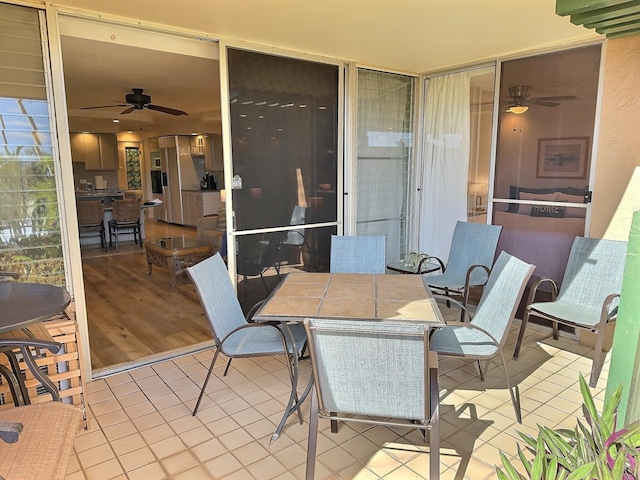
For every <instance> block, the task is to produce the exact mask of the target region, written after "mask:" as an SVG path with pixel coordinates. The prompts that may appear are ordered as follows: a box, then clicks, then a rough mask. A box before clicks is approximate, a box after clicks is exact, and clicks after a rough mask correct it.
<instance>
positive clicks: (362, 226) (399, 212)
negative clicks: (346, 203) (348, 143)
mask: <svg viewBox="0 0 640 480" xmlns="http://www.w3.org/2000/svg"><path fill="white" fill-rule="evenodd" d="M414 83H415V79H414V78H413V77H408V76H404V75H396V74H391V73H383V72H375V71H371V70H366V69H359V70H358V110H357V122H356V125H357V141H358V143H357V162H356V179H357V180H356V195H357V201H356V219H357V220H356V221H357V224H356V233H357V235H384V236H386V239H387V241H386V244H387V260H388V261H392V260H398V259H400V258H401V256H403V255H404V254H405V253H406V251H405V250H406V238H407V229H406V224H407V222H406V217H407V203H408V202H407V198H408V193H407V180H408V165H409V159H410V156H411V149H412V147H413V135H412V132H413V92H414Z"/></svg>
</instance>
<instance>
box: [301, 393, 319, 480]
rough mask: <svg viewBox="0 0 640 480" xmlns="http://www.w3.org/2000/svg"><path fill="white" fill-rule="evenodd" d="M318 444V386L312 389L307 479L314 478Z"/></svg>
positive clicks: (305, 476)
mask: <svg viewBox="0 0 640 480" xmlns="http://www.w3.org/2000/svg"><path fill="white" fill-rule="evenodd" d="M317 446H318V397H317V395H316V387H313V390H312V391H311V414H310V416H309V438H308V439H307V469H306V472H305V475H304V478H305V480H313V479H314V477H315V471H316V449H317Z"/></svg>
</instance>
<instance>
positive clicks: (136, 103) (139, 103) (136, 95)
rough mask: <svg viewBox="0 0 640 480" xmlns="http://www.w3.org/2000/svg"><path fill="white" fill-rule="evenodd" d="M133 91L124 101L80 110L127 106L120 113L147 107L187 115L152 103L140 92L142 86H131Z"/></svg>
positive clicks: (149, 98)
mask: <svg viewBox="0 0 640 480" xmlns="http://www.w3.org/2000/svg"><path fill="white" fill-rule="evenodd" d="M131 90H132V91H133V93H128V94H127V95H125V97H124V99H125V103H116V104H114V105H98V106H96V107H81V108H80V110H91V109H94V108H112V107H128V108H127V109H125V110H123V111H122V112H120V115H126V114H128V113H131V112H133V111H135V110H142V109H143V108H147V109H149V110H155V111H156V112H162V113H168V114H169V115H176V116H178V115H189V114H188V113H187V112H184V111H182V110H176V109H175V108H169V107H162V106H160V105H153V104H152V103H151V97H150V96H149V95H146V94H144V93H142V91H143V89H142V88H132V89H131Z"/></svg>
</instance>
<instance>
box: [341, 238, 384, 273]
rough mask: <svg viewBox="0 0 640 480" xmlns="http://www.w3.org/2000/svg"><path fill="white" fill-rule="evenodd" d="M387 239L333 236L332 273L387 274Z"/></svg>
mask: <svg viewBox="0 0 640 480" xmlns="http://www.w3.org/2000/svg"><path fill="white" fill-rule="evenodd" d="M385 249H386V237H384V236H371V237H366V236H349V237H347V236H342V235H331V260H330V262H329V271H330V272H331V273H385V270H386V263H385Z"/></svg>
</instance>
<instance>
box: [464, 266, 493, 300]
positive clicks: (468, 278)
mask: <svg viewBox="0 0 640 480" xmlns="http://www.w3.org/2000/svg"><path fill="white" fill-rule="evenodd" d="M477 268H482V269H484V271H485V272H486V273H487V279H486V280H485V281H484V282H483V283H481V284H477V285H474V286H476V287H478V286H480V287H483V286H485V285H486V284H487V282H488V281H489V275H490V274H491V269H490V268H489V267H487V266H486V265H479V264H478V265H471V266H470V267H469V270H467V275H466V277H465V279H464V292H463V299H464V302H463V303H464V305H465V306H466V305H467V303H468V301H469V289H470V287H471V275H472V274H473V271H474V270H475V269H477Z"/></svg>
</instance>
